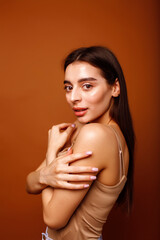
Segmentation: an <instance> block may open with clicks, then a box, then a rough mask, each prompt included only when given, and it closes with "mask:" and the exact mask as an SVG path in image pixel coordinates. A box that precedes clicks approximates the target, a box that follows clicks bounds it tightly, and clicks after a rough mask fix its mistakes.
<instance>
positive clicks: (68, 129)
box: [65, 124, 76, 139]
mask: <svg viewBox="0 0 160 240" xmlns="http://www.w3.org/2000/svg"><path fill="white" fill-rule="evenodd" d="M75 129H76V125H75V124H72V125H70V126H69V127H68V128H67V129H66V130H65V131H66V133H67V135H68V139H69V138H70V136H71V135H72V133H73V132H74V131H75Z"/></svg>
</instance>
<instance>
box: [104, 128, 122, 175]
mask: <svg viewBox="0 0 160 240" xmlns="http://www.w3.org/2000/svg"><path fill="white" fill-rule="evenodd" d="M108 127H110V128H111V129H112V130H113V132H114V134H115V136H116V138H117V142H118V148H119V160H120V178H121V177H122V176H123V175H125V168H124V159H123V151H122V144H121V141H120V137H119V135H118V133H117V131H116V130H115V128H114V127H112V126H110V125H108Z"/></svg>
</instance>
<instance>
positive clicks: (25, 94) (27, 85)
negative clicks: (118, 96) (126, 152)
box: [0, 0, 160, 240]
mask: <svg viewBox="0 0 160 240" xmlns="http://www.w3.org/2000/svg"><path fill="white" fill-rule="evenodd" d="M158 7H159V6H158V1H155V0H154V1H153V0H150V1H149V0H147V1H138V0H134V1H133V0H131V1H127V0H123V1H119V0H114V1H109V0H77V1H72V0H68V1H62V0H60V1H53V0H52V1H51V0H48V1H42V0H39V1H38V0H37V1H36V0H32V1H31V0H24V1H20V0H19V1H18V0H14V1H9V0H5V1H2V0H1V1H0V29H1V38H0V41H1V43H0V54H1V58H0V74H1V87H0V99H1V117H0V119H1V128H0V131H1V144H0V150H1V174H0V178H1V179H0V182H1V191H0V194H1V196H0V207H1V209H0V213H1V224H0V227H1V230H0V233H1V237H0V238H1V239H4V240H8V239H12V240H14V239H23V240H38V239H41V235H40V233H41V232H42V231H43V230H44V228H45V226H44V224H43V220H42V209H41V198H40V196H31V195H27V193H26V192H25V178H26V175H27V174H28V173H29V172H30V171H32V170H34V169H35V168H36V167H37V166H38V165H39V163H40V162H41V161H42V160H43V159H44V157H45V152H46V147H47V131H48V129H49V128H50V127H51V126H52V125H53V124H57V123H60V122H64V121H73V120H74V118H73V114H72V112H71V110H70V109H69V107H68V106H67V104H66V102H65V97H64V91H63V84H62V82H63V71H62V60H63V59H64V57H65V55H66V54H67V53H68V52H69V51H70V50H72V49H74V48H77V47H80V46H90V45H98V44H99V45H105V46H108V47H109V48H111V49H112V50H113V51H114V52H115V54H116V55H117V57H118V59H119V60H120V63H121V65H122V67H123V70H124V74H125V77H126V81H127V88H128V95H129V103H130V107H131V112H132V115H133V120H134V126H135V131H136V138H137V142H136V154H135V196H134V209H133V213H132V215H131V217H130V218H126V217H125V216H124V215H123V214H122V213H121V212H120V211H118V212H117V211H113V212H112V214H111V216H110V217H109V219H108V221H107V224H106V225H105V227H104V232H103V235H104V239H107V240H108V239H112V240H113V239H120V240H128V239H130V240H135V239H137V240H140V239H145V240H151V239H154V240H155V239H158V237H159V230H158V224H159V221H158V220H159V192H158V189H159V185H158V183H159V178H158V170H159V165H160V163H159V147H158V143H159V138H158V137H159V136H158V122H159V113H158V112H159V108H158V100H159V94H158V91H159V83H158V61H159V57H158V56H159V55H158V54H159V48H158V41H159V32H158V31H159V21H158V20H159V19H158ZM53 217H54V216H53Z"/></svg>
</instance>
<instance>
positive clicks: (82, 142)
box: [74, 123, 118, 170]
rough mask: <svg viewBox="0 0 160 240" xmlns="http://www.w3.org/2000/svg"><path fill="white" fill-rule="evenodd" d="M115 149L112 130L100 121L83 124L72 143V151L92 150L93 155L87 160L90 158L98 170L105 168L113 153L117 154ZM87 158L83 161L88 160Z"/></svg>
mask: <svg viewBox="0 0 160 240" xmlns="http://www.w3.org/2000/svg"><path fill="white" fill-rule="evenodd" d="M115 149H117V142H116V139H115V136H114V133H113V131H112V130H111V129H110V128H109V127H107V126H105V125H103V124H100V123H90V124H86V125H84V126H83V127H82V128H81V130H80V132H79V135H78V136H77V139H76V142H75V145H74V152H81V151H92V152H93V155H92V157H91V158H89V160H92V163H93V164H94V166H97V167H98V168H99V169H100V170H102V169H104V168H106V167H107V165H108V163H109V161H110V159H113V157H114V156H113V155H116V154H117V153H116V151H115ZM117 150H118V149H117ZM89 160H88V159H86V160H85V161H88V162H89ZM81 164H83V160H82V161H81ZM88 164H91V163H88Z"/></svg>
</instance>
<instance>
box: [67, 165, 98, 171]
mask: <svg viewBox="0 0 160 240" xmlns="http://www.w3.org/2000/svg"><path fill="white" fill-rule="evenodd" d="M63 172H64V173H87V172H88V173H90V172H98V168H96V167H90V166H67V167H64V168H63Z"/></svg>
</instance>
